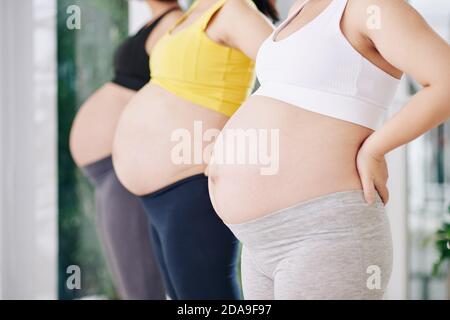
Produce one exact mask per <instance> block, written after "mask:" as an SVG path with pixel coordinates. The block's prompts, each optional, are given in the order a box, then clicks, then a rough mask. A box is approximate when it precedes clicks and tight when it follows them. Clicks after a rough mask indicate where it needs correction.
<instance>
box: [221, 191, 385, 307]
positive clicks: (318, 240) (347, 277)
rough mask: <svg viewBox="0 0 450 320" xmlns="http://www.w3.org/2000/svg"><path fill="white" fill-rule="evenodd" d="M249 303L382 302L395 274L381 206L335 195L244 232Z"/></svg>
mask: <svg viewBox="0 0 450 320" xmlns="http://www.w3.org/2000/svg"><path fill="white" fill-rule="evenodd" d="M228 227H229V228H230V229H231V230H232V231H233V233H234V234H235V235H236V237H237V238H238V239H239V240H240V241H241V242H242V244H243V248H242V267H241V268H242V282H243V290H244V298H245V299H250V300H256V299H261V300H268V299H333V300H334V299H382V297H383V294H384V291H385V288H386V285H387V283H388V281H389V277H390V274H391V269H392V240H391V233H390V226H389V221H388V218H387V216H386V214H385V210H384V205H383V203H382V202H381V199H380V198H379V197H378V198H377V201H376V202H375V203H374V204H373V205H368V204H367V203H366V202H365V200H364V198H363V192H362V191H361V190H353V191H344V192H337V193H333V194H329V195H325V196H321V197H319V198H314V199H312V200H308V201H305V202H301V203H300V204H298V205H296V206H293V207H290V208H287V209H283V210H281V211H277V212H275V213H273V214H269V215H266V216H264V217H262V218H258V219H256V220H252V221H250V222H246V223H242V224H233V225H228Z"/></svg>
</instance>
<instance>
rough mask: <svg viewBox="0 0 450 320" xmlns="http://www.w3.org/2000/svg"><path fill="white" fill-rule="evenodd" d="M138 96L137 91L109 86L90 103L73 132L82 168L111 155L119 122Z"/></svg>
mask: <svg viewBox="0 0 450 320" xmlns="http://www.w3.org/2000/svg"><path fill="white" fill-rule="evenodd" d="M134 94H135V91H133V90H129V89H127V88H124V87H121V86H119V85H116V84H113V83H108V84H106V85H104V86H103V87H101V88H100V89H98V90H97V91H96V92H95V93H94V94H92V95H91V96H90V97H89V99H88V100H86V102H85V103H84V104H83V106H82V107H81V108H80V111H79V112H78V113H77V115H76V117H75V120H74V122H73V125H72V129H71V132H70V151H71V154H72V157H73V159H74V160H75V162H76V163H77V165H78V166H85V165H88V164H91V163H93V162H95V161H98V160H100V159H103V158H105V157H107V156H109V155H111V152H112V145H113V139H114V133H115V130H116V126H117V122H118V120H119V118H120V115H121V113H122V111H123V110H124V108H125V106H126V105H127V104H128V102H129V101H130V100H131V98H132V97H133V96H134Z"/></svg>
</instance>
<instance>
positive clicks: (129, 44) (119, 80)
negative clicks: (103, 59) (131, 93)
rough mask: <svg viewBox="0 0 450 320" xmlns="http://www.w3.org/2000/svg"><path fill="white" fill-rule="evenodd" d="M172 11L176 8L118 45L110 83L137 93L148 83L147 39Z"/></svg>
mask: <svg viewBox="0 0 450 320" xmlns="http://www.w3.org/2000/svg"><path fill="white" fill-rule="evenodd" d="M174 10H176V8H172V9H169V10H167V11H166V12H164V13H163V14H161V15H160V16H159V17H158V18H157V19H155V20H154V21H153V22H152V23H150V24H148V25H145V26H144V27H143V28H142V29H141V30H139V31H138V32H137V33H136V34H135V35H134V36H132V37H129V38H128V39H126V40H125V41H124V42H123V43H122V44H121V45H120V47H119V48H118V49H117V50H116V53H115V55H114V78H113V80H112V82H114V83H116V84H118V85H120V86H122V87H125V88H128V89H131V90H135V91H137V90H139V89H141V88H142V87H143V86H145V85H146V84H147V83H148V82H149V81H150V67H149V58H150V57H149V56H148V54H147V51H146V47H145V45H146V43H147V39H148V37H149V36H150V34H151V32H152V31H153V29H155V27H156V26H157V25H158V23H159V22H161V20H162V19H163V18H164V16H166V15H167V14H168V13H170V12H172V11H174Z"/></svg>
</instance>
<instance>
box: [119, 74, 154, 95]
mask: <svg viewBox="0 0 450 320" xmlns="http://www.w3.org/2000/svg"><path fill="white" fill-rule="evenodd" d="M149 81H150V78H148V79H142V78H137V77H133V76H128V75H124V74H116V75H115V76H114V78H113V79H112V82H113V83H115V84H118V85H119V86H122V87H125V88H127V89H130V90H134V91H138V90H140V89H142V88H143V87H144V86H145V85H146V84H147V83H148V82H149Z"/></svg>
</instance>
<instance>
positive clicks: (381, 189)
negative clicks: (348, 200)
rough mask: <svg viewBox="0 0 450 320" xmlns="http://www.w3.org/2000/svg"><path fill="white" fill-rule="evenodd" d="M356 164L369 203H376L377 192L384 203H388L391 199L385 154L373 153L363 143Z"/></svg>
mask: <svg viewBox="0 0 450 320" xmlns="http://www.w3.org/2000/svg"><path fill="white" fill-rule="evenodd" d="M356 166H357V169H358V173H359V177H360V179H361V183H362V187H363V190H364V198H365V199H366V201H367V202H368V203H369V204H372V203H374V202H375V193H376V192H378V194H379V195H380V197H381V199H382V201H383V203H384V204H386V203H387V202H388V200H389V191H388V188H387V186H386V184H387V180H388V169H387V165H386V160H385V158H384V156H378V155H375V154H373V153H371V152H370V151H369V150H368V148H367V146H366V145H365V144H363V145H362V147H361V148H360V149H359V152H358V155H357V157H356Z"/></svg>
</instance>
